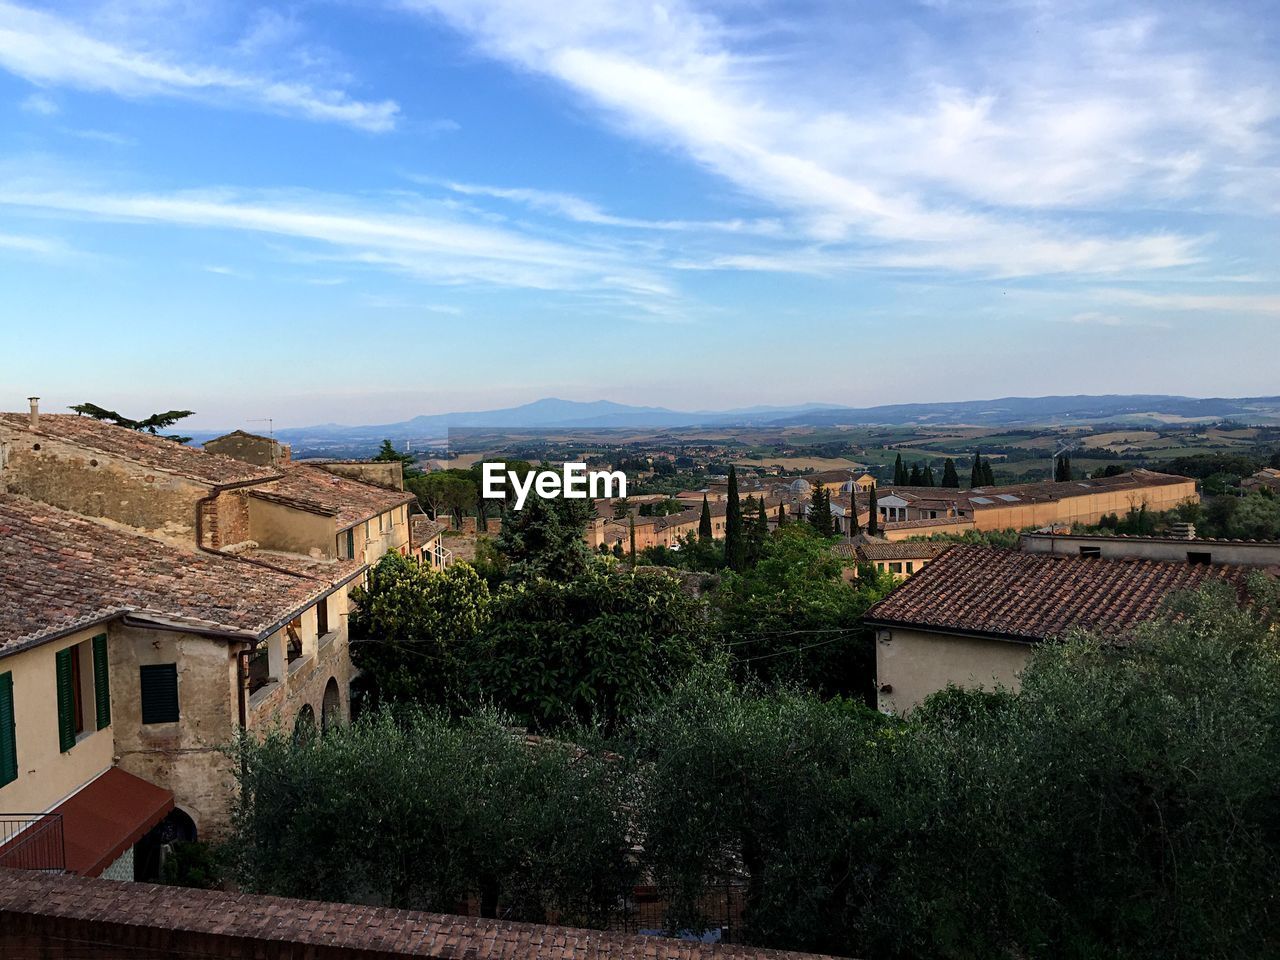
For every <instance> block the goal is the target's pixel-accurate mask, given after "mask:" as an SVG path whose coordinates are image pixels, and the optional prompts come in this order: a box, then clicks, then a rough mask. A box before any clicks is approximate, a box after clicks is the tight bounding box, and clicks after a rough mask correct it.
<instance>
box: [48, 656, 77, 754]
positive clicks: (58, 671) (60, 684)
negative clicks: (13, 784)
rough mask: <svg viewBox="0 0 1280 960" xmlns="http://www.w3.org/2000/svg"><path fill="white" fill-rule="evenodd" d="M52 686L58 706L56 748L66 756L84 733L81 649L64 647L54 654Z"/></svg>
mask: <svg viewBox="0 0 1280 960" xmlns="http://www.w3.org/2000/svg"><path fill="white" fill-rule="evenodd" d="M54 673H55V687H54V693H55V695H56V697H57V705H58V749H59V750H61V751H62V752H63V753H66V752H67V751H68V750H70V749H71V748H72V747H74V746H75V745H76V738H77V737H79V736H80V734H81V733H83V732H84V698H83V696H82V694H81V688H82V685H83V683H84V677H83V676H82V675H81V672H80V646H79V644H77V645H76V646H73V647H67V648H66V649H65V650H59V651H58V652H57V653H56V654H55V655H54Z"/></svg>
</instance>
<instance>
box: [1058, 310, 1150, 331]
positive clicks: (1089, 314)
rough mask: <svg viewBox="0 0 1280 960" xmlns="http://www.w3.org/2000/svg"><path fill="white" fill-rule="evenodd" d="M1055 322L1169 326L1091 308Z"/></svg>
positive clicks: (1085, 324) (1094, 324)
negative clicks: (1099, 311)
mask: <svg viewBox="0 0 1280 960" xmlns="http://www.w3.org/2000/svg"><path fill="white" fill-rule="evenodd" d="M1056 322H1058V323H1070V324H1075V325H1076V326H1085V327H1146V328H1158V329H1168V327H1169V324H1167V323H1163V322H1161V321H1158V320H1142V319H1135V318H1133V317H1122V316H1117V315H1116V314H1113V313H1098V312H1096V311H1092V310H1090V311H1086V312H1084V313H1077V314H1075V315H1073V316H1070V317H1063V318H1061V319H1060V320H1058V321H1056Z"/></svg>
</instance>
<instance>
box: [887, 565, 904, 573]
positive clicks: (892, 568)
mask: <svg viewBox="0 0 1280 960" xmlns="http://www.w3.org/2000/svg"><path fill="white" fill-rule="evenodd" d="M889 572H890V573H901V572H902V564H900V563H891V564H889Z"/></svg>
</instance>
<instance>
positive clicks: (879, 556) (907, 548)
mask: <svg viewBox="0 0 1280 960" xmlns="http://www.w3.org/2000/svg"><path fill="white" fill-rule="evenodd" d="M949 546H951V544H949V543H927V542H922V541H919V540H915V541H912V540H892V541H888V542H886V543H868V544H866V545H865V546H862V547H859V548H858V555H859V556H860V557H861V558H862V559H863V560H868V561H875V560H932V559H933V558H934V557H936V556H937V555H938V554H940V553H941V552H942V551H943V550H946V549H947V547H949Z"/></svg>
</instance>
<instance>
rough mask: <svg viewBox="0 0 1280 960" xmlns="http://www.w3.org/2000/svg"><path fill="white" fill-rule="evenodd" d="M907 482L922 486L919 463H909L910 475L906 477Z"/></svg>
mask: <svg viewBox="0 0 1280 960" xmlns="http://www.w3.org/2000/svg"><path fill="white" fill-rule="evenodd" d="M907 483H908V484H909V485H910V486H913V487H922V486H924V477H923V476H921V474H920V464H918V463H913V464H912V465H911V476H910V477H908V478H907Z"/></svg>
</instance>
